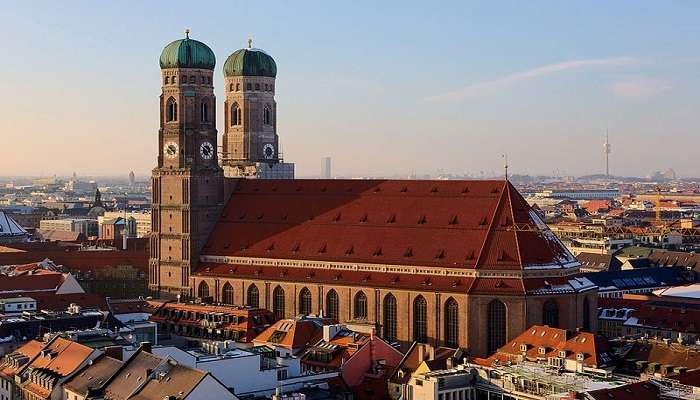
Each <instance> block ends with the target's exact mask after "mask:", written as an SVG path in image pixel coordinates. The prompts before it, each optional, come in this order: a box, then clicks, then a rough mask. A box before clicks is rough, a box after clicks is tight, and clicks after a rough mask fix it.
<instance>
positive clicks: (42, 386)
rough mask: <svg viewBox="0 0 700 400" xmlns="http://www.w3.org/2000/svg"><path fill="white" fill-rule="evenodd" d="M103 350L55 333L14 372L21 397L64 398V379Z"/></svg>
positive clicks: (35, 399)
mask: <svg viewBox="0 0 700 400" xmlns="http://www.w3.org/2000/svg"><path fill="white" fill-rule="evenodd" d="M100 354H101V352H100V351H99V350H94V349H91V348H90V347H87V346H84V345H82V344H79V343H75V342H72V341H70V340H67V339H64V338H62V337H59V336H56V337H54V338H53V339H52V340H51V341H50V342H49V343H47V344H46V345H45V346H44V347H43V348H42V349H41V350H40V351H39V353H38V354H37V355H35V356H34V357H33V358H32V359H31V360H30V361H29V362H28V363H27V364H26V366H24V367H23V368H22V369H21V370H20V371H19V372H18V373H17V375H15V382H16V384H17V386H18V388H19V392H20V393H21V398H22V399H31V400H40V399H42V400H43V399H46V400H49V399H60V398H63V383H64V382H65V381H67V380H68V379H70V378H71V377H72V376H74V375H75V374H76V373H77V372H78V371H80V370H81V369H82V368H83V367H85V366H86V365H88V364H89V363H90V362H91V361H92V360H94V359H96V358H97V357H99V356H100Z"/></svg>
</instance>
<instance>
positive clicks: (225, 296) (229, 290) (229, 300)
mask: <svg viewBox="0 0 700 400" xmlns="http://www.w3.org/2000/svg"><path fill="white" fill-rule="evenodd" d="M221 302H222V303H224V304H233V286H231V284H230V283H228V282H226V283H225V284H224V287H223V288H221Z"/></svg>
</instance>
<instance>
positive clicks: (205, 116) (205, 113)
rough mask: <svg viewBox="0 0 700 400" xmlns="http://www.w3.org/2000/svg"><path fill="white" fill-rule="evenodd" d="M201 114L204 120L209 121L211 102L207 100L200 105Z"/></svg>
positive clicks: (201, 118)
mask: <svg viewBox="0 0 700 400" xmlns="http://www.w3.org/2000/svg"><path fill="white" fill-rule="evenodd" d="M199 116H200V120H201V121H202V122H209V103H208V102H207V101H206V100H204V101H202V104H201V105H200V107H199Z"/></svg>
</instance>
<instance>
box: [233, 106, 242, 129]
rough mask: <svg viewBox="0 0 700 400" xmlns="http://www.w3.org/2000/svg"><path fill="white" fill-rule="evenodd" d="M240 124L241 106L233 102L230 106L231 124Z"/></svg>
mask: <svg viewBox="0 0 700 400" xmlns="http://www.w3.org/2000/svg"><path fill="white" fill-rule="evenodd" d="M240 124H241V108H240V107H239V106H238V103H233V105H232V106H231V125H240Z"/></svg>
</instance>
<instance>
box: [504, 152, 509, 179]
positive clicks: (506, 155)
mask: <svg viewBox="0 0 700 400" xmlns="http://www.w3.org/2000/svg"><path fill="white" fill-rule="evenodd" d="M503 159H504V160H505V163H504V164H503V169H504V170H505V177H506V180H508V154H503Z"/></svg>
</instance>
